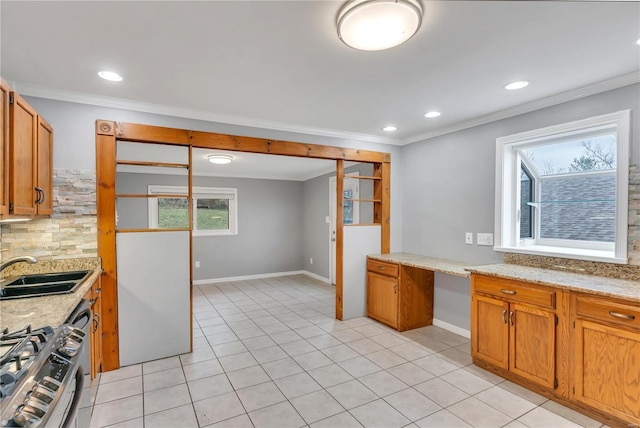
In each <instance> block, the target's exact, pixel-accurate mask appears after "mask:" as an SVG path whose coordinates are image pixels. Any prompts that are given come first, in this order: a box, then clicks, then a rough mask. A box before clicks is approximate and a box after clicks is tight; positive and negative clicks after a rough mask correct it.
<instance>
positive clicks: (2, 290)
mask: <svg viewBox="0 0 640 428" xmlns="http://www.w3.org/2000/svg"><path fill="white" fill-rule="evenodd" d="M89 275H91V271H89V270H82V271H75V272H58V273H39V274H32V275H21V276H19V277H17V278H11V279H8V280H6V281H4V282H2V283H0V300H5V299H17V298H21V297H39V296H48V295H52V294H67V293H73V292H74V291H75V290H76V289H77V288H78V286H79V285H80V284H82V282H83V281H84V280H85V279H86V278H87V277H88V276H89Z"/></svg>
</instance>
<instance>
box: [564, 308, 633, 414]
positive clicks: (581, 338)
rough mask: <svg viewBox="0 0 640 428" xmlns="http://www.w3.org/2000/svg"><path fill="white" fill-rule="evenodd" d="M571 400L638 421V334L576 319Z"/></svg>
mask: <svg viewBox="0 0 640 428" xmlns="http://www.w3.org/2000/svg"><path fill="white" fill-rule="evenodd" d="M574 381H575V384H574V388H575V392H574V399H575V400H576V401H578V402H582V403H584V404H587V405H589V406H592V407H595V408H597V409H600V410H602V411H604V412H607V413H610V414H612V415H615V416H617V417H619V418H620V419H622V420H625V421H627V422H629V426H631V425H632V423H633V424H636V425H638V424H640V405H639V404H638V403H640V333H638V332H633V331H628V330H623V329H620V328H615V327H609V326H605V325H602V324H598V323H594V322H590V321H585V320H581V319H578V320H576V327H575V347H574Z"/></svg>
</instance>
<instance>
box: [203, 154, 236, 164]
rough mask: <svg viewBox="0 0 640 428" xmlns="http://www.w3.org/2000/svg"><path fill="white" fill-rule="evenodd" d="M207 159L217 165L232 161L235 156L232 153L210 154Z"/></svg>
mask: <svg viewBox="0 0 640 428" xmlns="http://www.w3.org/2000/svg"><path fill="white" fill-rule="evenodd" d="M207 159H208V160H209V162H211V163H215V164H216V165H224V164H227V163H231V161H232V160H233V156H230V155H209V156H207Z"/></svg>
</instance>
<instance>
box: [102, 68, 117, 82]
mask: <svg viewBox="0 0 640 428" xmlns="http://www.w3.org/2000/svg"><path fill="white" fill-rule="evenodd" d="M98 76H100V77H102V78H103V79H104V80H108V81H110V82H122V76H120V75H119V74H118V73H114V72H113V71H100V72H98Z"/></svg>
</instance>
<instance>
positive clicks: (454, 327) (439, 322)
mask: <svg viewBox="0 0 640 428" xmlns="http://www.w3.org/2000/svg"><path fill="white" fill-rule="evenodd" d="M433 325H435V326H436V327H440V328H443V329H445V330H448V331H450V332H451V333H455V334H459V335H460V336H464V337H466V338H467V339H471V331H469V330H466V329H464V328H462V327H458V326H457V325H453V324H449V323H448V322H445V321H442V320H439V319H436V318H434V319H433Z"/></svg>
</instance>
